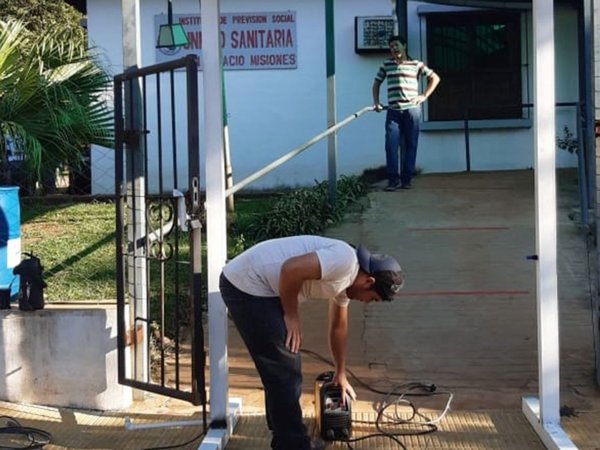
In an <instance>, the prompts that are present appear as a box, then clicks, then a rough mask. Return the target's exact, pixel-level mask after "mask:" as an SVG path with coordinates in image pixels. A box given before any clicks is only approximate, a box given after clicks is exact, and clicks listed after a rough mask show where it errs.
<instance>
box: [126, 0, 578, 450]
mask: <svg viewBox="0 0 600 450" xmlns="http://www.w3.org/2000/svg"><path fill="white" fill-rule="evenodd" d="M136 3H137V2H136ZM553 7H554V2H553V1H549V0H533V30H534V54H535V81H534V89H535V110H534V111H535V114H534V121H535V122H534V123H535V128H534V132H535V186H536V189H535V190H536V231H537V232H536V246H537V254H538V265H537V305H538V308H537V310H538V314H537V321H538V362H539V399H537V398H534V397H524V398H523V413H524V414H525V416H526V417H527V419H528V420H529V422H530V423H531V425H532V426H533V428H534V429H535V431H536V432H537V433H538V435H539V436H540V438H541V439H542V441H543V442H544V445H546V447H547V448H549V449H576V447H575V445H574V444H573V443H572V442H571V441H570V439H569V438H568V436H567V435H566V434H565V433H564V431H563V430H562V429H561V427H560V414H559V405H560V400H559V396H560V375H559V364H560V360H559V339H558V288H557V268H556V252H557V247H556V228H557V227H556V178H555V143H554V136H555V110H554V109H555V94H554V93H555V80H554V71H553V70H548V68H553V67H554V8H553ZM202 15H203V19H204V20H203V30H202V34H203V41H204V45H203V57H204V60H203V64H204V72H203V74H204V79H203V91H204V118H205V136H204V143H205V148H206V199H207V201H206V211H207V241H208V242H210V246H209V248H208V291H209V294H208V301H209V325H208V332H209V358H210V414H211V421H212V423H213V424H214V423H219V422H220V423H221V424H223V423H225V424H226V426H225V427H222V428H221V427H211V429H210V430H209V433H208V435H207V436H206V438H205V439H204V441H203V442H202V443H201V444H200V447H199V449H201V450H221V449H223V448H224V447H225V445H226V444H227V440H228V437H229V436H230V434H231V433H232V431H233V427H234V426H235V421H236V414H237V413H239V411H240V409H241V402H239V401H238V402H233V403H232V404H230V403H229V399H228V388H229V383H228V372H229V368H228V361H227V311H226V308H225V305H224V304H223V302H222V299H221V296H220V292H219V287H218V285H219V275H220V272H221V269H222V268H223V265H224V264H225V261H226V257H227V227H226V191H225V172H224V167H225V166H224V157H223V148H224V140H223V103H222V100H223V99H222V94H221V93H222V78H221V67H220V61H221V59H220V44H219V27H218V24H219V22H220V20H219V16H220V8H219V0H203V2H202ZM127 45H128V43H126V42H124V47H127Z"/></svg>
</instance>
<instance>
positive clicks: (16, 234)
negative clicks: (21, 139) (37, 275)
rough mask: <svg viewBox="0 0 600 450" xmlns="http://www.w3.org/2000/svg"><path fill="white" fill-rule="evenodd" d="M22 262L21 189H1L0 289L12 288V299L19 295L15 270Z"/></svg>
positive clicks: (11, 187)
mask: <svg viewBox="0 0 600 450" xmlns="http://www.w3.org/2000/svg"><path fill="white" fill-rule="evenodd" d="M20 262H21V208H20V206H19V188H18V187H16V186H14V187H13V186H10V187H0V289H8V288H9V286H10V294H11V295H10V296H11V298H13V299H14V298H16V297H17V295H18V293H19V277H18V276H16V275H13V269H14V268H15V266H16V265H17V264H19V263H20Z"/></svg>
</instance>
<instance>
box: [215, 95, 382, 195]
mask: <svg viewBox="0 0 600 450" xmlns="http://www.w3.org/2000/svg"><path fill="white" fill-rule="evenodd" d="M373 109H374V108H373V106H366V107H364V108H363V109H361V110H360V111H357V112H355V113H354V114H351V115H349V116H348V117H346V118H345V119H344V120H342V121H340V122H338V123H336V124H335V125H333V126H332V127H329V128H327V130H325V131H323V132H322V133H321V134H318V135H316V136H315V137H313V138H312V139H309V140H308V141H306V142H305V143H304V144H302V145H300V146H299V147H296V148H295V149H293V150H291V151H290V152H289V153H286V154H285V155H283V156H281V157H280V158H277V159H276V160H275V161H273V162H272V163H270V164H268V165H266V166H265V167H263V168H262V169H260V170H258V171H256V172H254V173H253V174H252V175H249V176H248V177H246V178H244V179H243V180H242V181H240V182H239V183H236V184H235V185H233V186H231V187H230V188H229V189H227V190H226V191H225V195H226V196H230V195H232V194H235V193H236V192H237V191H239V190H240V189H242V188H244V187H246V186H248V185H249V184H250V183H252V182H253V181H255V180H257V179H258V178H260V177H262V176H263V175H266V174H267V173H269V172H270V171H272V170H273V169H276V168H277V167H279V166H280V165H282V164H283V163H284V162H286V161H289V160H290V159H292V158H293V157H294V156H296V155H298V154H300V153H302V152H303V151H304V150H306V149H307V148H308V147H310V146H311V145H313V144H314V143H316V142H318V141H320V140H321V139H323V138H324V137H327V136H328V135H330V134H331V133H335V132H336V131H337V130H339V129H340V128H342V127H343V126H345V125H347V124H348V123H350V122H352V121H353V120H354V119H356V118H358V117H360V116H362V115H363V114H364V113H366V112H369V111H373Z"/></svg>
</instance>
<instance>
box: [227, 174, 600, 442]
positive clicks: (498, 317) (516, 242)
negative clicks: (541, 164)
mask: <svg viewBox="0 0 600 450" xmlns="http://www.w3.org/2000/svg"><path fill="white" fill-rule="evenodd" d="M534 206H535V205H534V178H533V172H532V171H510V172H478V173H462V174H445V175H426V176H420V177H418V178H417V179H416V182H415V188H414V189H413V190H410V191H397V192H391V193H390V192H383V191H382V190H381V189H378V190H376V191H374V192H372V193H371V194H370V196H369V207H368V208H367V209H366V210H365V211H364V212H362V213H360V214H354V215H353V216H352V217H350V218H349V219H348V220H347V221H345V223H344V224H343V225H341V226H339V227H337V228H335V229H331V230H329V231H328V235H330V236H332V237H337V238H342V239H346V240H348V241H349V242H353V243H363V244H366V245H367V246H368V247H369V248H370V249H371V250H372V251H376V252H383V253H389V254H392V255H395V256H396V257H397V258H398V260H399V261H400V262H401V264H402V266H403V268H404V271H405V273H406V278H407V281H406V287H405V289H404V290H403V293H402V300H401V301H398V302H393V303H391V304H371V305H367V306H365V305H362V304H359V303H356V304H352V306H351V309H350V311H351V337H350V341H349V346H348V347H349V348H348V365H349V368H350V369H351V370H352V371H353V372H354V373H355V374H356V375H357V376H358V377H359V378H360V379H361V380H362V381H364V382H365V383H367V384H369V385H372V386H375V387H377V388H380V389H382V390H384V391H385V389H390V388H391V387H392V386H394V385H396V384H399V383H406V382H411V381H421V382H427V383H434V384H436V385H437V386H438V388H439V389H440V390H441V389H443V390H448V391H450V392H452V393H453V394H454V400H453V403H452V409H453V414H455V415H454V416H452V415H451V416H452V417H451V416H447V418H448V420H449V423H451V422H452V421H454V420H458V421H459V422H460V421H462V420H463V419H464V417H465V415H466V416H469V414H471V413H473V412H478V411H484V412H485V413H484V414H491V415H492V416H493V415H494V414H505V415H507V417H511V420H512V421H513V422H514V423H515V424H516V423H519V424H520V425H519V426H521V425H523V424H525V425H527V422H526V421H525V419H524V417H523V416H522V413H521V399H522V397H523V395H528V394H530V395H531V394H532V395H537V389H538V373H537V337H536V283H535V272H536V267H535V262H533V261H531V260H529V259H527V256H528V255H532V254H535V252H536V246H535V209H534ZM558 208H559V212H558V222H559V250H558V259H559V267H558V269H559V270H558V271H559V297H560V299H559V301H560V337H561V341H560V342H561V405H564V406H566V407H568V408H572V410H574V411H576V412H578V413H579V417H580V418H581V417H586V414H588V415H589V414H592V415H593V414H595V413H596V412H598V411H600V393H599V391H598V389H597V387H596V386H595V385H594V381H593V380H594V353H593V339H592V328H591V313H590V292H591V291H590V289H591V288H592V286H591V285H590V281H589V276H588V275H589V273H590V269H589V268H588V252H587V249H586V244H585V239H584V238H583V234H582V230H581V229H580V226H579V222H578V219H579V213H578V209H577V180H576V175H575V173H574V172H573V171H560V172H559V199H558ZM592 272H593V271H592ZM326 313H327V309H326V307H324V305H322V304H319V302H308V303H307V304H305V305H303V306H302V311H301V314H302V321H303V326H304V341H303V347H304V348H306V349H309V350H311V351H313V352H317V353H318V354H320V355H323V356H326V357H328V350H327V334H326V330H327V328H326V323H327V316H326ZM231 336H232V346H231V356H232V366H231V370H232V375H233V377H232V379H231V387H232V391H233V392H234V393H235V394H236V395H238V394H239V395H241V396H242V397H243V398H244V405H246V409H249V410H250V411H253V412H257V413H260V412H261V411H262V392H261V391H260V384H259V382H258V380H257V379H256V377H255V375H254V370H253V368H252V366H251V365H250V364H249V363H248V361H247V355H246V352H245V350H244V349H243V346H241V344H240V343H239V340H237V339H236V333H235V330H234V329H233V328H232V329H231ZM328 369H329V367H328V366H327V364H325V363H323V362H322V361H319V360H317V359H315V358H312V357H309V356H305V357H304V373H305V383H304V394H303V397H302V399H303V406H304V410H305V411H308V412H312V411H313V410H314V407H313V404H312V403H313V402H312V400H313V393H312V390H313V386H314V380H315V378H316V376H317V375H318V374H319V373H321V372H322V371H324V370H328ZM354 384H355V386H358V382H355V383H354ZM358 394H359V398H360V401H359V402H357V403H355V405H354V406H355V410H359V411H363V412H368V411H373V402H376V401H378V400H380V399H381V395H380V394H373V393H371V392H369V391H368V390H366V389H364V388H362V387H360V386H359V387H358ZM441 406H443V405H441V404H438V405H437V407H441ZM456 414H457V415H456ZM486 417H488V416H486ZM580 420H584V419H580ZM565 421H570V422H569V423H573V424H575V423H577V419H576V418H575V419H574V420H572V419H566V418H565ZM485 423H487V419H486V420H483V422H482V423H481V424H480V425H481V426H482V427H484V428H486V427H487V425H485ZM515 426H516V425H515ZM442 427H443V425H442ZM565 427H566V425H565ZM493 428H494V429H495V430H496V431H494V432H491V434H490V436H488V437H490V438H491V437H496V438H497V437H498V434H497V429H496V428H495V427H493ZM592 428H594V427H592ZM503 429H504V430H505V431H504V438H510V436H511V435H513V437H514V436H516V435H518V433H517V434H514V433H515V429H513V430H512V431H511V427H510V426H509V427H506V428H503ZM524 430H525V436H528V437H529V438H531V437H532V436H533V441H534V442H536V444H535V445H538V447H536V446H535V445H533V446H531V447H529V446H515V445H513V444H506V443H505V444H506V445H505V444H502V445H504V446H502V445H501V446H500V447H493V446H491V444H490V443H489V442H487V443H485V442H486V441H481V436H480V434H479V433H473V432H472V431H471V432H469V431H468V430H465V431H464V435H465V444H462V445H457V444H456V443H454V444H452V441H451V442H450V443H448V442H446V447H444V446H442V447H441V448H512V449H516V448H524V449H525V448H539V442H537V439H536V437H535V434H534V433H533V432H531V433H530V431H531V430H530V428H528V426H526V427H525V428H524ZM532 433H533V434H532ZM594 433H595V434H594V437H593V438H592V440H591V442H593V443H588V445H595V446H592V447H589V446H585V444H584V441H585V439H584V438H581V437H578V439H579V440H580V442H579V445H581V447H580V448H600V425H598V426H597V427H596V428H595V429H594ZM469 434H472V436H471V437H469ZM466 442H471V444H469V445H472V446H473V447H470V446H469V445H467V444H466ZM427 445H430V444H427ZM521 445H523V444H522V443H521ZM228 448H230V449H231V450H236V449H238V448H251V447H246V446H245V445H242V446H237V444H235V440H234V441H233V442H232V444H231V445H230V447H228ZM256 448H262V447H256ZM356 448H359V447H356ZM364 448H375V447H368V446H367V447H364ZM377 448H379V447H377ZM381 448H383V447H381ZM392 448H393V447H392ZM414 448H433V447H428V446H426V444H424V443H423V442H422V443H421V446H420V447H414ZM436 448H437V447H436Z"/></svg>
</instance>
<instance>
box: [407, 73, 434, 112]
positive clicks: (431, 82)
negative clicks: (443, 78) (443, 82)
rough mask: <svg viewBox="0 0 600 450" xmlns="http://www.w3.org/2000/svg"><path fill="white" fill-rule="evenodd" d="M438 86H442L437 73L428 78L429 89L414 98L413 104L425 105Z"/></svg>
mask: <svg viewBox="0 0 600 450" xmlns="http://www.w3.org/2000/svg"><path fill="white" fill-rule="evenodd" d="M438 84H440V76H439V75H438V74H437V73H435V72H432V73H431V75H429V76H428V77H427V87H426V88H425V92H423V93H422V94H421V95H417V96H416V97H415V98H413V99H412V102H413V103H414V104H415V105H419V104H421V103H423V102H424V101H425V100H427V98H429V96H430V95H431V94H433V91H435V90H436V88H437V87H438Z"/></svg>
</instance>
